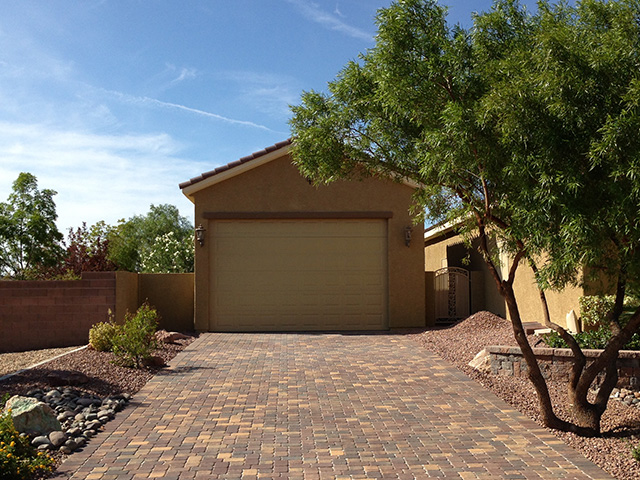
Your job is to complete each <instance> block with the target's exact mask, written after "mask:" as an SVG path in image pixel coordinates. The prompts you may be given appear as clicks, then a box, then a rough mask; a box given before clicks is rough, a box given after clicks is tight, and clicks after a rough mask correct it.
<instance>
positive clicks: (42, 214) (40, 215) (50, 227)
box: [0, 173, 62, 280]
mask: <svg viewBox="0 0 640 480" xmlns="http://www.w3.org/2000/svg"><path fill="white" fill-rule="evenodd" d="M55 194H56V192H55V191H53V190H48V189H45V190H38V181H37V179H36V177H35V176H34V175H32V174H30V173H21V174H20V175H18V178H17V179H16V181H15V182H13V191H12V193H11V194H9V198H8V199H7V201H6V202H4V203H0V276H7V277H12V278H15V279H18V280H24V279H27V278H37V277H38V276H39V273H40V272H41V271H42V270H46V269H48V268H51V267H53V266H55V265H56V264H57V263H58V261H59V260H60V258H61V256H62V248H61V247H60V241H61V240H62V234H61V233H60V232H59V231H58V228H57V227H56V224H55V221H56V219H57V214H56V205H55V202H54V201H53V196H54V195H55Z"/></svg>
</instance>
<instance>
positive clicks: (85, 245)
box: [59, 221, 116, 277]
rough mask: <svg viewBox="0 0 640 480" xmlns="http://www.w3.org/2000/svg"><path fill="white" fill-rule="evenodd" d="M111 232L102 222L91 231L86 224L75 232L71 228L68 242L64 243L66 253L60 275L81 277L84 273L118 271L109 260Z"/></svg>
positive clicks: (92, 227)
mask: <svg viewBox="0 0 640 480" xmlns="http://www.w3.org/2000/svg"><path fill="white" fill-rule="evenodd" d="M109 231H110V227H109V226H108V225H106V224H105V223H104V222H102V221H101V222H98V223H96V224H95V225H92V226H91V228H89V229H88V228H87V224H86V223H85V222H82V226H81V227H78V228H76V229H75V230H73V229H72V228H70V229H69V234H68V236H67V242H64V241H63V244H64V245H65V246H66V252H65V255H64V259H63V260H62V264H61V266H60V267H59V268H60V269H61V270H62V271H61V272H60V273H61V274H66V273H71V274H73V275H75V276H77V277H79V276H80V275H81V274H82V272H109V271H113V270H116V265H115V264H114V263H113V262H112V261H111V260H109V240H108V234H109Z"/></svg>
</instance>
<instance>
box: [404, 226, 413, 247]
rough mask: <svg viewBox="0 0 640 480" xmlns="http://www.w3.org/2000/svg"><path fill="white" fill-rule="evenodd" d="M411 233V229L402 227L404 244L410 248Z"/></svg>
mask: <svg viewBox="0 0 640 480" xmlns="http://www.w3.org/2000/svg"><path fill="white" fill-rule="evenodd" d="M412 231H413V228H411V227H404V244H405V245H406V246H407V247H409V246H411V233H412Z"/></svg>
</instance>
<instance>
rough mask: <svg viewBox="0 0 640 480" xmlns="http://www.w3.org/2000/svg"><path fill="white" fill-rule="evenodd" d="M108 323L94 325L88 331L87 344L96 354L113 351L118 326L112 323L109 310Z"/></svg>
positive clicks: (118, 330) (118, 329)
mask: <svg viewBox="0 0 640 480" xmlns="http://www.w3.org/2000/svg"><path fill="white" fill-rule="evenodd" d="M109 317H110V320H109V321H108V322H100V323H96V324H95V325H94V326H93V327H91V329H90V330H89V344H90V345H91V346H92V347H93V348H94V349H95V350H97V351H98V352H110V351H111V350H113V340H114V338H115V337H116V336H117V335H118V334H119V333H120V328H121V327H120V326H119V325H117V324H116V323H115V322H114V321H113V315H112V314H111V310H109Z"/></svg>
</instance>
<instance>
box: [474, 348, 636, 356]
mask: <svg viewBox="0 0 640 480" xmlns="http://www.w3.org/2000/svg"><path fill="white" fill-rule="evenodd" d="M485 350H486V351H487V352H489V353H493V354H496V355H522V350H520V347H510V346H504V345H490V346H488V347H485ZM582 352H583V353H584V356H585V357H587V358H596V357H598V356H599V355H600V354H601V353H602V350H586V349H585V350H582ZM533 353H534V354H535V355H536V356H541V357H542V356H547V357H550V356H553V357H573V353H572V352H571V349H569V348H548V347H547V348H534V349H533ZM618 358H640V352H638V351H634V350H620V353H619V354H618Z"/></svg>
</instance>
